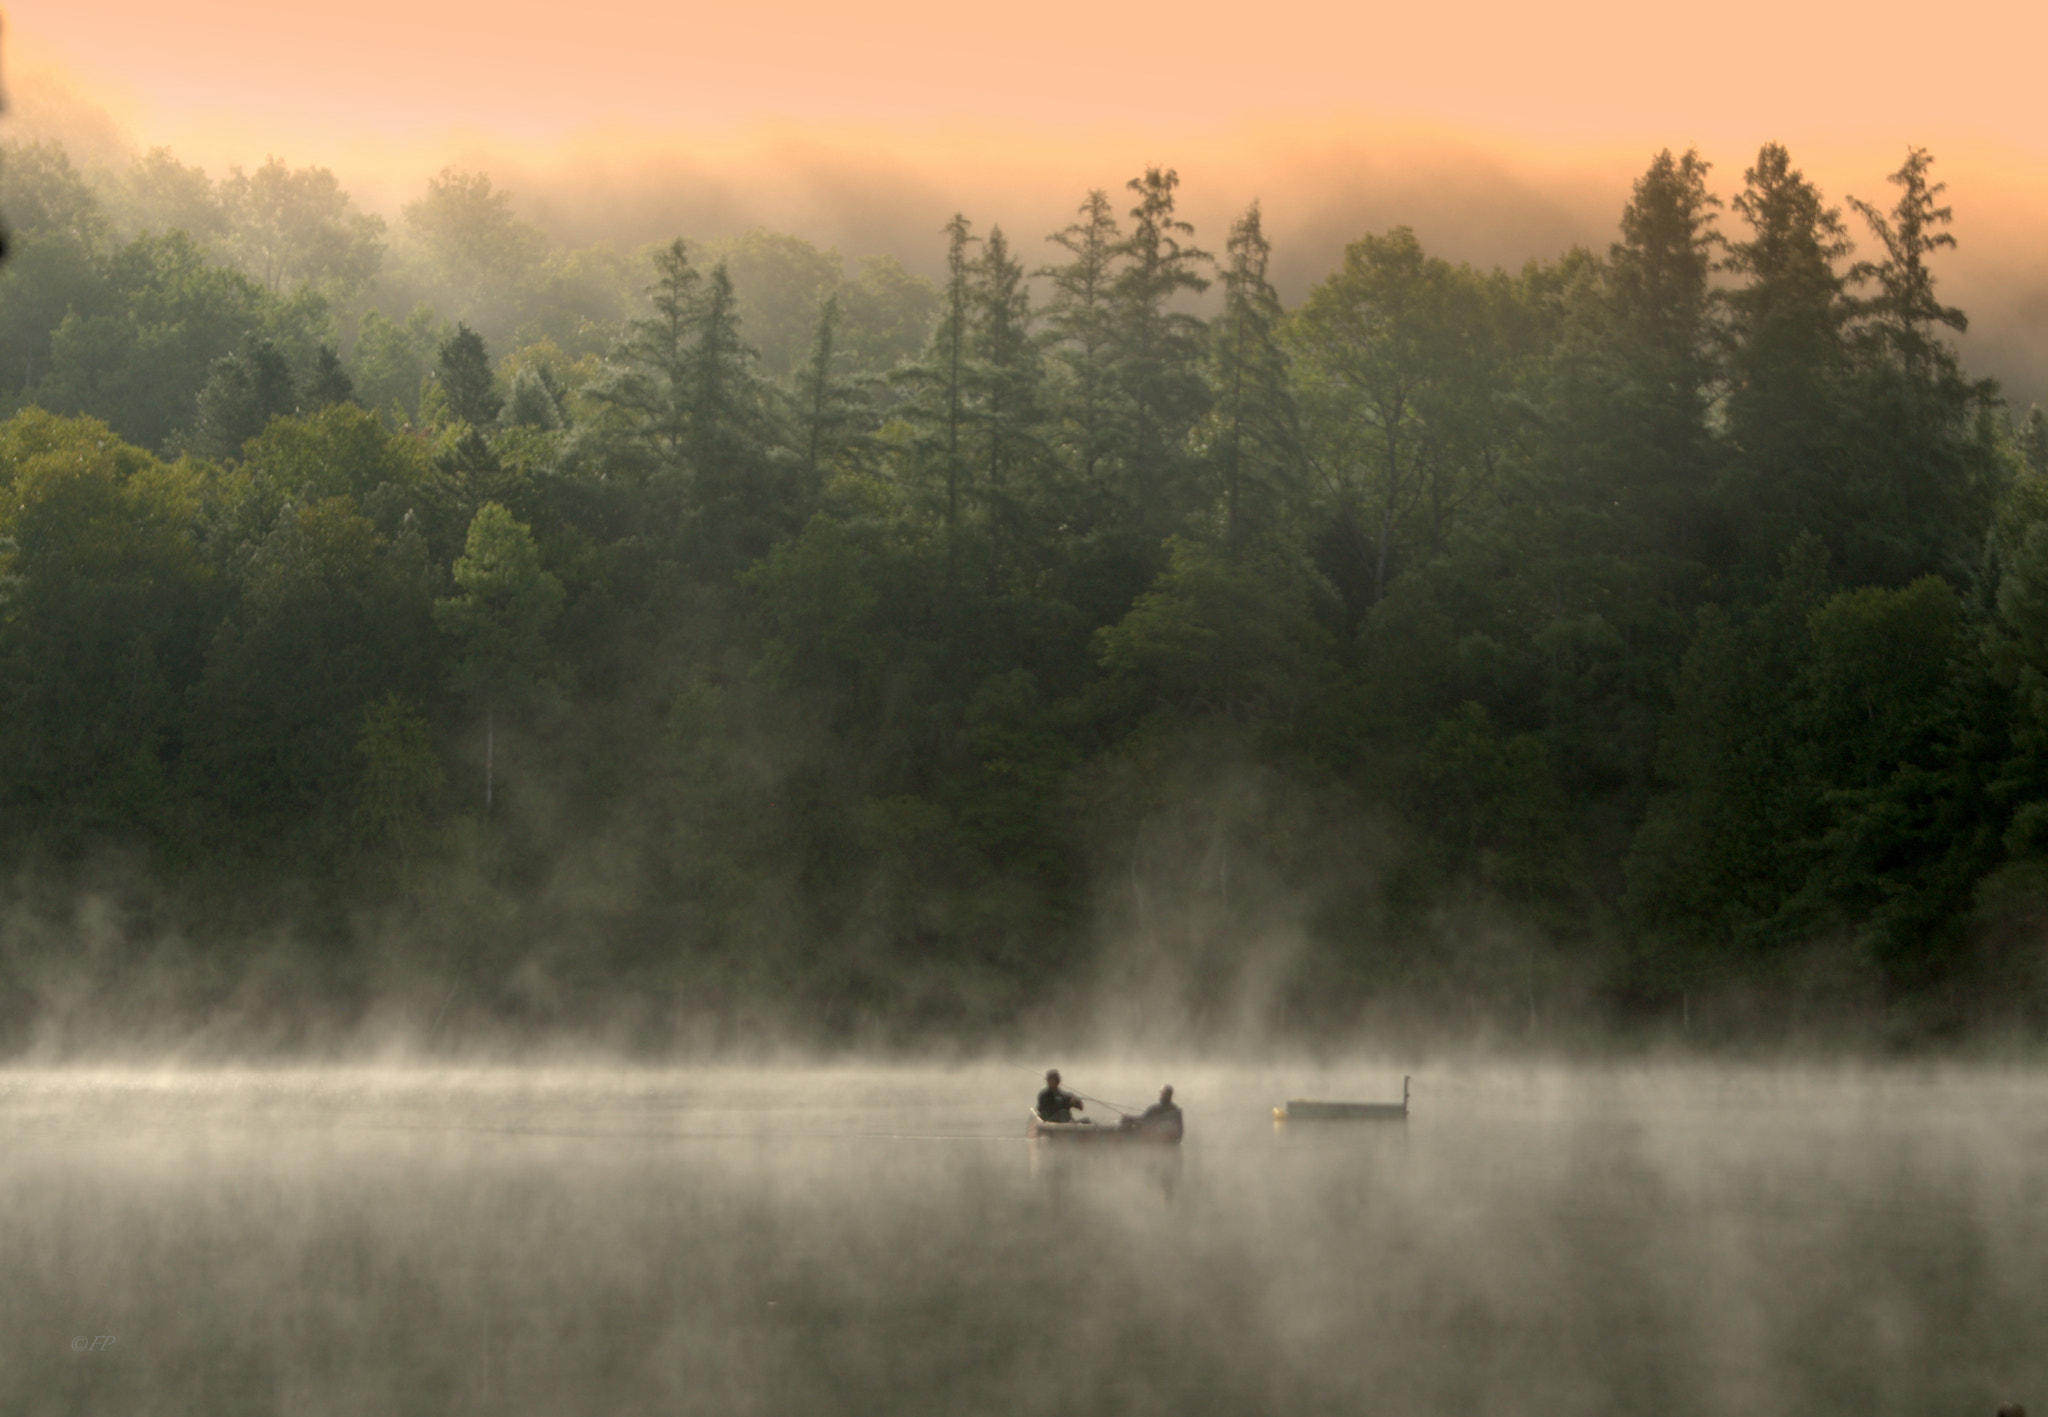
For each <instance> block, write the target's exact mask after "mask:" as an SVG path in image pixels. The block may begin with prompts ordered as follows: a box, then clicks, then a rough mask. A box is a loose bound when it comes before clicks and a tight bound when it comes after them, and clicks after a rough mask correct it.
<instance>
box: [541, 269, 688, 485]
mask: <svg viewBox="0 0 2048 1417" xmlns="http://www.w3.org/2000/svg"><path fill="white" fill-rule="evenodd" d="M654 272H655V278H654V283H653V284H652V285H650V286H648V287H647V292H646V294H647V300H648V305H649V307H650V309H649V313H648V314H647V315H645V316H643V317H642V318H640V319H636V320H629V321H627V322H626V329H625V333H624V334H623V336H621V338H620V340H619V342H618V344H617V345H615V346H614V347H613V349H612V351H611V355H610V357H609V358H607V359H606V361H605V372H604V374H603V376H602V377H601V378H600V379H598V380H597V381H596V383H595V384H594V385H593V387H592V388H591V389H590V391H589V397H590V400H591V402H592V403H594V404H596V405H597V407H598V408H599V409H600V410H601V413H600V415H599V417H598V419H597V420H596V422H595V423H594V424H593V425H592V426H591V427H590V428H588V429H586V430H583V432H582V433H581V434H580V435H579V438H578V441H577V444H576V447H575V449H574V450H573V452H572V460H573V459H576V458H582V459H587V460H592V461H597V462H600V463H601V464H602V465H603V466H604V467H605V469H606V470H607V471H608V472H611V473H614V474H617V473H624V474H626V475H628V476H630V477H632V478H634V479H635V480H637V481H638V482H640V483H641V484H642V485H646V484H648V483H650V482H655V481H660V482H663V483H666V484H668V485H669V486H670V487H671V488H674V487H678V486H680V485H681V483H682V481H683V478H684V463H685V449H684V444H685V440H686V439H687V437H688V436H689V424H690V400H691V394H690V389H691V384H692V378H691V367H692V358H693V352H694V346H695V344H696V338H697V317H698V302H699V299H700V293H699V290H698V287H699V285H700V284H701V283H702V277H700V276H699V275H698V274H697V272H696V270H695V269H694V268H693V267H692V266H691V265H690V253H689V249H688V248H687V247H686V246H685V245H684V243H683V239H682V238H681V237H680V236H679V237H677V238H676V239H675V240H674V241H672V242H670V243H669V244H668V245H667V246H666V247H664V248H663V249H662V250H661V251H660V252H658V253H657V254H656V255H655V257H654Z"/></svg>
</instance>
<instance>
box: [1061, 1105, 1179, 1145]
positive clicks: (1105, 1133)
mask: <svg viewBox="0 0 2048 1417" xmlns="http://www.w3.org/2000/svg"><path fill="white" fill-rule="evenodd" d="M1182 1130H1183V1128H1182V1123H1181V1121H1180V1119H1179V1118H1175V1119H1173V1120H1172V1121H1170V1122H1165V1123H1160V1122H1151V1123H1144V1122H1135V1121H1134V1123H1133V1124H1132V1125H1129V1126H1116V1127H1098V1126H1096V1125H1095V1124H1094V1123H1093V1122H1048V1121H1046V1120H1045V1119H1044V1118H1042V1117H1040V1116H1039V1115H1038V1109H1037V1108H1033V1109H1032V1110H1031V1111H1030V1112H1028V1113H1026V1114H1025V1118H1024V1135H1025V1136H1027V1137H1031V1138H1033V1139H1035V1140H1038V1141H1046V1142H1056V1143H1058V1144H1060V1145H1062V1146H1126V1145H1134V1146H1147V1145H1149V1146H1179V1145H1180V1139H1181V1133H1182Z"/></svg>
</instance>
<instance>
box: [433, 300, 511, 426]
mask: <svg viewBox="0 0 2048 1417" xmlns="http://www.w3.org/2000/svg"><path fill="white" fill-rule="evenodd" d="M439 352H440V359H441V369H440V373H441V391H442V395H443V397H445V398H446V399H447V400H448V411H449V412H450V413H452V414H454V415H455V417H457V418H459V419H461V420H462V421H463V422H464V423H467V424H468V425H469V426H470V427H472V428H478V429H481V428H487V427H489V426H490V425H492V424H494V423H496V422H497V421H498V412H499V410H500V409H502V408H504V406H505V400H504V398H503V397H502V396H500V394H499V393H498V390H497V387H496V381H495V380H494V379H493V378H492V376H491V356H490V354H489V352H488V351H486V350H485V348H484V341H483V336H482V335H479V334H478V333H477V332H476V331H475V330H472V329H471V328H470V327H469V326H468V325H463V324H458V325H457V326H456V327H455V333H454V334H452V335H450V336H449V337H448V338H447V339H445V340H442V341H441V348H440V351H439Z"/></svg>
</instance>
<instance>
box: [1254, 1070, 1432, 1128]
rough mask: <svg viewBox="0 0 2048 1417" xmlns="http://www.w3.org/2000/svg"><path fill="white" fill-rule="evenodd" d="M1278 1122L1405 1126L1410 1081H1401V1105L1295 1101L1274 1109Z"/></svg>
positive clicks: (1291, 1100) (1296, 1099)
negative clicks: (1359, 1123)
mask: <svg viewBox="0 0 2048 1417" xmlns="http://www.w3.org/2000/svg"><path fill="white" fill-rule="evenodd" d="M1273 1120H1274V1121H1276V1122H1405V1121H1407V1120H1408V1079H1407V1078H1402V1079H1401V1100H1400V1101H1399V1102H1309V1101H1305V1100H1304V1099H1302V1098H1298V1097H1297V1098H1292V1099H1290V1100H1289V1101H1287V1102H1286V1103H1284V1104H1282V1105H1281V1106H1278V1107H1275V1108H1274V1109H1273Z"/></svg>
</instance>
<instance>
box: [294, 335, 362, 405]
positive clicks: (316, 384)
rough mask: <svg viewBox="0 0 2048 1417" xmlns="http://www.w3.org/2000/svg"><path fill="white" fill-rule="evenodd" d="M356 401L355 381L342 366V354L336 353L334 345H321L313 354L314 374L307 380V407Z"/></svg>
mask: <svg viewBox="0 0 2048 1417" xmlns="http://www.w3.org/2000/svg"><path fill="white" fill-rule="evenodd" d="M355 401H356V387H355V381H354V380H352V379H350V378H349V376H348V371H347V370H346V369H344V368H342V367H341V356H340V355H339V354H337V353H335V351H334V346H333V345H331V344H323V345H321V346H320V348H319V349H318V350H317V351H316V352H315V353H314V356H313V373H312V376H311V377H310V378H309V379H307V381H306V405H307V407H308V408H313V409H321V408H327V407H330V406H331V405H334V404H338V403H354V402H355Z"/></svg>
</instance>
